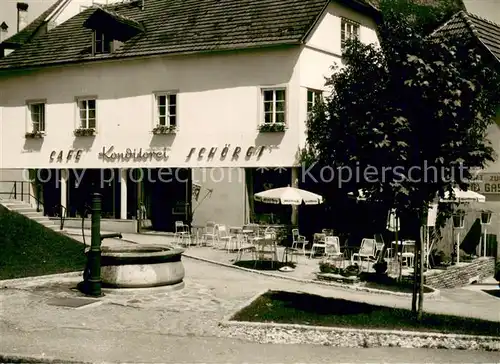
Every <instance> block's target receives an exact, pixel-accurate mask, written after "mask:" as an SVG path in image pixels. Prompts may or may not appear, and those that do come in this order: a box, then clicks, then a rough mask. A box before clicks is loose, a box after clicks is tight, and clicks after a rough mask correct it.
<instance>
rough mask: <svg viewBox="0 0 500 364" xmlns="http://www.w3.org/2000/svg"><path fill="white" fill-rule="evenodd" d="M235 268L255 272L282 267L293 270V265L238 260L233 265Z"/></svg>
mask: <svg viewBox="0 0 500 364" xmlns="http://www.w3.org/2000/svg"><path fill="white" fill-rule="evenodd" d="M234 265H235V266H237V267H242V268H248V269H255V270H278V269H280V268H282V267H284V266H289V267H292V268H295V266H296V264H295V263H290V262H288V263H284V262H272V261H270V260H240V261H238V262H235V263H234Z"/></svg>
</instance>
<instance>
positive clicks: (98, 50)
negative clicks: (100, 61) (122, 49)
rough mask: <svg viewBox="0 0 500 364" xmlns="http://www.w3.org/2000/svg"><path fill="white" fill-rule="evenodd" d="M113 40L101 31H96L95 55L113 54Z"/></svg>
mask: <svg viewBox="0 0 500 364" xmlns="http://www.w3.org/2000/svg"><path fill="white" fill-rule="evenodd" d="M112 44H113V40H112V39H110V38H109V37H108V36H106V34H104V33H103V32H101V31H98V30H95V31H94V41H93V44H92V48H93V52H92V53H93V54H105V53H111V51H112V48H113V47H112Z"/></svg>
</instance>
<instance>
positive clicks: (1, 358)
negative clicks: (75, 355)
mask: <svg viewBox="0 0 500 364" xmlns="http://www.w3.org/2000/svg"><path fill="white" fill-rule="evenodd" d="M0 363H2V364H3V363H5V364H7V363H9V364H10V363H33V364H34V363H41V364H46V363H47V364H65V363H67V364H93V363H92V362H88V361H80V360H66V359H64V360H63V359H57V358H54V357H50V356H45V355H21V354H2V353H0Z"/></svg>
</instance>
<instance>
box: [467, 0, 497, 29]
mask: <svg viewBox="0 0 500 364" xmlns="http://www.w3.org/2000/svg"><path fill="white" fill-rule="evenodd" d="M463 2H464V3H465V7H466V8H467V11H468V12H469V13H473V14H476V15H479V16H480V17H483V18H486V19H488V20H491V21H493V22H495V23H498V24H500V0H463Z"/></svg>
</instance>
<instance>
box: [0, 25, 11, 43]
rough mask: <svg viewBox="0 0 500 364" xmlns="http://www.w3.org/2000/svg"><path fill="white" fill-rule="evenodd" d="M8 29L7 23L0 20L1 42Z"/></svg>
mask: <svg viewBox="0 0 500 364" xmlns="http://www.w3.org/2000/svg"><path fill="white" fill-rule="evenodd" d="M8 29H9V26H8V25H7V23H5V22H2V24H0V43H2V42H3V40H4V39H5V37H6V35H7V31H8Z"/></svg>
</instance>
